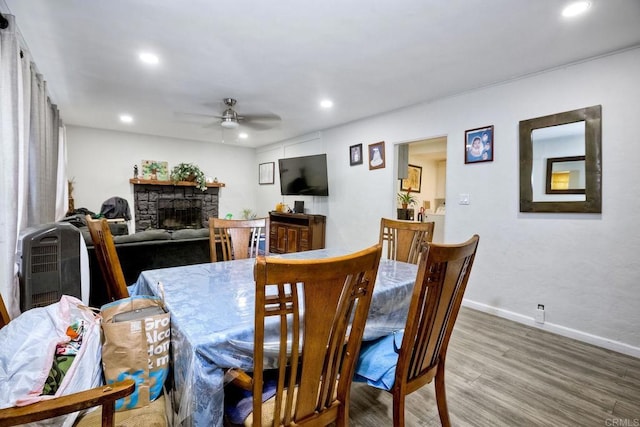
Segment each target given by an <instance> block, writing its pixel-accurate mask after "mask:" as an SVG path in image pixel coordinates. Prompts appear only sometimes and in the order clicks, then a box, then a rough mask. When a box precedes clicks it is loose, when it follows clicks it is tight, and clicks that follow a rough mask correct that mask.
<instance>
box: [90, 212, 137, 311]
mask: <svg viewBox="0 0 640 427" xmlns="http://www.w3.org/2000/svg"><path fill="white" fill-rule="evenodd" d="M86 220H87V227H88V228H89V233H90V234H91V240H92V241H93V247H94V249H95V252H96V258H97V259H98V265H99V266H100V271H101V272H102V277H103V278H104V283H106V285H107V295H108V297H109V300H110V301H116V300H119V299H122V298H127V297H128V296H129V291H128V290H127V282H126V281H125V279H124V274H123V273H122V267H121V266H120V260H119V259H118V253H117V252H116V246H115V244H114V243H113V236H112V235H111V229H110V228H109V223H108V222H107V220H106V218H100V219H93V218H91V215H87V216H86Z"/></svg>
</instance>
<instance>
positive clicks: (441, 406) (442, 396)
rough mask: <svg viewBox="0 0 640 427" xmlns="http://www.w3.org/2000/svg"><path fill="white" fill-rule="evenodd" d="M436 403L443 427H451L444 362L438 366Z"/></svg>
mask: <svg viewBox="0 0 640 427" xmlns="http://www.w3.org/2000/svg"><path fill="white" fill-rule="evenodd" d="M435 388H436V402H437V404H438V415H440V424H442V427H450V426H451V421H450V420H449V408H448V407H447V394H446V391H445V385H444V360H442V361H441V362H440V363H439V364H438V371H437V372H436V378H435Z"/></svg>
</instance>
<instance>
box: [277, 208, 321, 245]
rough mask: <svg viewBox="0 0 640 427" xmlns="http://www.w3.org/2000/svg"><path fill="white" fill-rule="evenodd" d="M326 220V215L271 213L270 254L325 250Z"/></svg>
mask: <svg viewBox="0 0 640 427" xmlns="http://www.w3.org/2000/svg"><path fill="white" fill-rule="evenodd" d="M326 220H327V217H325V216H324V215H306V214H295V213H291V214H289V213H281V212H269V221H270V224H269V252H271V253H276V254H285V253H289V252H302V251H310V250H312V249H323V248H324V233H325V224H326Z"/></svg>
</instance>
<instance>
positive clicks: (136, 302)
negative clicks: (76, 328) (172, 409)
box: [101, 295, 171, 411]
mask: <svg viewBox="0 0 640 427" xmlns="http://www.w3.org/2000/svg"><path fill="white" fill-rule="evenodd" d="M101 312H102V318H103V321H102V334H103V343H102V367H103V369H104V376H105V379H106V380H107V383H111V382H115V381H122V380H125V379H127V378H131V379H133V380H134V381H135V383H136V389H135V391H134V392H133V394H131V395H129V396H127V397H124V398H122V399H119V400H117V401H116V411H123V410H127V409H133V408H140V407H143V406H146V405H148V404H149V403H150V402H152V401H154V400H155V399H156V398H158V396H160V393H162V386H163V385H164V381H165V379H166V378H167V375H168V373H169V346H170V341H171V325H170V314H169V313H167V312H166V311H165V310H164V303H163V301H162V299H160V298H158V297H154V296H147V295H138V296H132V297H129V298H124V299H121V300H118V301H114V302H111V303H109V304H105V305H103V306H102V309H101Z"/></svg>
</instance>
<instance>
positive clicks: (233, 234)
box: [209, 218, 269, 262]
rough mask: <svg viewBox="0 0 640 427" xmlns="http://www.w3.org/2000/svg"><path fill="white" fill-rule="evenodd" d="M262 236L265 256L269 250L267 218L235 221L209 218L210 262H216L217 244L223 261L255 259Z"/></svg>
mask: <svg viewBox="0 0 640 427" xmlns="http://www.w3.org/2000/svg"><path fill="white" fill-rule="evenodd" d="M263 236H264V242H265V246H264V251H265V254H266V253H268V250H269V218H257V219H248V220H243V219H241V220H235V219H223V218H209V244H210V253H211V262H216V261H218V258H219V257H218V244H217V243H219V245H220V247H221V255H222V257H221V258H222V260H223V261H231V260H234V259H246V258H255V257H256V256H258V253H259V246H260V240H261V238H263Z"/></svg>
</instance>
